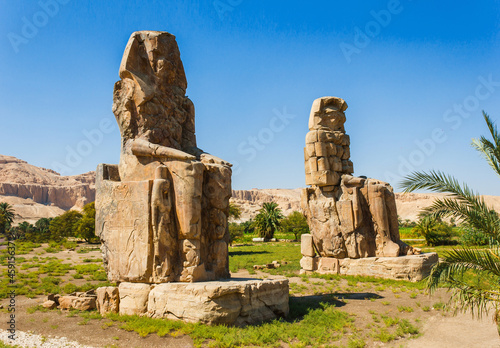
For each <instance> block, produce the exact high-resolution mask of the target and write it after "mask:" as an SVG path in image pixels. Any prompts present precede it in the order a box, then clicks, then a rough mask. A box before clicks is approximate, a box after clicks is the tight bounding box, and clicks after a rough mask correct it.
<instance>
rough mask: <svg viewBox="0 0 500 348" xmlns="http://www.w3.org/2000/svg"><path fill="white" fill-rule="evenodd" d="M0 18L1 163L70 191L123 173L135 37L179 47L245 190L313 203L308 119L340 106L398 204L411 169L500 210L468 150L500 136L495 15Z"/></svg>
mask: <svg viewBox="0 0 500 348" xmlns="http://www.w3.org/2000/svg"><path fill="white" fill-rule="evenodd" d="M54 3H57V4H58V6H57V7H56V6H54ZM0 6H1V11H0V76H1V77H0V81H1V82H0V117H1V126H0V127H1V128H0V129H1V133H0V153H1V154H5V155H11V156H16V157H19V158H21V159H24V160H26V161H28V162H30V163H32V164H34V165H37V166H41V167H46V168H52V169H56V170H58V171H61V172H62V174H65V175H70V174H79V173H82V172H86V171H90V170H94V169H95V167H96V166H97V164H99V163H103V162H104V163H117V162H118V159H119V146H120V139H119V132H118V129H117V127H116V124H115V121H114V116H113V114H112V112H111V105H112V92H113V84H114V83H115V82H116V81H117V80H118V67H119V64H120V60H121V56H122V54H123V50H124V48H125V44H126V43H127V40H128V38H129V36H130V34H131V33H132V32H133V31H136V30H161V31H168V32H170V33H172V34H174V35H176V36H177V41H178V44H179V47H180V50H181V56H182V59H183V62H184V67H185V70H186V74H187V78H188V84H189V87H188V95H189V97H190V98H191V99H192V100H193V102H194V103H195V106H196V126H197V139H198V145H199V147H201V148H202V149H204V150H205V151H207V152H210V153H212V154H214V155H217V156H219V157H221V158H224V159H226V160H228V161H230V162H233V163H235V164H237V166H236V167H235V170H234V175H233V188H235V189H250V188H297V187H303V186H304V185H305V183H304V166H303V146H304V138H305V135H306V133H307V131H308V129H307V123H308V117H309V111H310V107H311V104H312V102H313V100H314V99H316V98H318V97H321V96H329V95H331V96H337V97H341V98H344V99H345V100H346V101H347V103H348V105H349V109H348V110H347V113H346V116H347V123H346V131H347V133H348V134H349V135H350V136H351V142H352V145H351V159H352V161H353V162H354V169H355V174H356V175H367V176H370V177H373V178H378V179H382V180H386V181H389V182H390V183H391V184H392V185H394V186H395V188H396V190H398V187H397V183H398V182H399V181H400V179H401V175H402V174H403V175H404V174H406V173H407V171H408V169H414V170H429V169H440V170H443V171H445V172H449V173H453V174H454V175H456V177H458V179H459V180H461V181H466V182H468V183H469V184H470V185H471V186H472V187H473V188H475V189H476V190H478V191H479V192H480V193H481V194H494V195H500V185H498V182H499V180H498V179H499V178H498V177H496V176H495V175H494V174H493V172H492V170H490V169H489V167H488V166H487V165H486V164H485V161H484V160H482V159H481V158H480V157H479V156H478V154H477V153H476V152H475V151H474V150H473V149H472V148H471V146H470V142H471V139H472V138H474V137H479V136H480V135H484V134H486V132H487V129H486V126H485V124H484V121H483V119H482V117H481V110H486V111H487V112H488V113H490V114H491V116H492V117H493V119H494V120H496V121H497V122H500V63H499V62H500V42H499V21H500V17H499V15H500V3H499V1H493V0H490V1H488V0H484V1H481V2H476V3H475V4H473V3H472V2H469V1H467V2H466V1H458V2H457V1H447V0H445V1H439V2H436V1H430V0H429V1H423V0H420V1H416V0H414V1H409V0H401V1H399V2H398V1H394V0H391V1H342V2H341V1H315V2H306V1H260V0H220V1H219V0H217V1H145V0H142V1H127V0H107V1H83V0H58V1H56V0H41V1H40V2H39V1H12V0H0ZM389 17H390V18H389ZM488 81H489V82H488ZM278 114H280V115H281V118H277V117H278V116H277V115H278ZM283 119H284V121H283ZM109 125H112V127H111V128H112V129H111V130H110V129H109V128H110V126H109ZM86 134H87V135H88V134H91V135H92V136H91V138H92V141H93V142H90V141H88V140H87V135H86ZM252 139H253V140H252ZM419 142H420V146H419V145H418V143H419ZM408 167H411V168H408Z"/></svg>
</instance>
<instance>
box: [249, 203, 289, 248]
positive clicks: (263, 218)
mask: <svg viewBox="0 0 500 348" xmlns="http://www.w3.org/2000/svg"><path fill="white" fill-rule="evenodd" d="M283 218H284V217H283V213H282V212H281V209H280V208H278V204H277V203H274V202H271V203H264V205H263V206H262V209H260V210H259V214H258V215H257V216H256V217H255V222H254V226H255V229H256V230H257V232H258V233H259V235H260V236H261V237H262V238H264V240H266V239H272V238H273V236H274V233H275V232H276V231H277V230H278V229H279V228H280V226H281V220H283Z"/></svg>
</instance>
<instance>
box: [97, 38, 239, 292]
mask: <svg viewBox="0 0 500 348" xmlns="http://www.w3.org/2000/svg"><path fill="white" fill-rule="evenodd" d="M120 78H121V80H120V81H118V82H117V83H116V84H115V90H114V103H113V112H114V114H115V116H116V120H117V122H118V125H119V128H120V133H121V139H122V142H121V155H120V163H119V165H118V166H112V165H100V166H99V167H98V171H97V183H96V186H97V199H96V213H97V216H96V226H97V233H98V235H99V236H100V238H101V240H102V242H103V246H102V251H103V256H104V260H105V267H106V271H107V273H108V279H110V280H112V281H128V282H150V283H161V282H169V281H185V282H193V281H202V280H213V279H221V278H228V277H229V268H228V254H227V243H228V242H229V232H228V226H227V216H228V212H229V198H230V196H231V168H230V167H231V165H230V164H229V163H228V162H226V161H223V160H221V159H220V158H217V157H215V156H212V155H210V154H208V153H205V152H204V151H202V150H200V149H199V148H198V147H197V145H196V136H195V114H194V105H193V103H192V102H191V100H190V99H189V98H188V97H187V96H186V88H187V81H186V77H185V73H184V67H183V65H182V61H181V59H180V53H179V49H178V46H177V43H176V41H175V37H174V36H173V35H171V34H169V33H165V32H153V31H143V32H135V33H133V34H132V36H131V37H130V40H129V42H128V44H127V47H126V49H125V53H124V56H123V60H122V63H121V66H120Z"/></svg>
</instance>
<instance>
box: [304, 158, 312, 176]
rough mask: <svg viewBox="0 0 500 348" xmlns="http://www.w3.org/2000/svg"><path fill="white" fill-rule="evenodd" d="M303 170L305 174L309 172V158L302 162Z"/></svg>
mask: <svg viewBox="0 0 500 348" xmlns="http://www.w3.org/2000/svg"><path fill="white" fill-rule="evenodd" d="M304 169H305V172H306V174H308V173H310V172H311V167H310V166H309V157H307V158H306V159H305V161H304Z"/></svg>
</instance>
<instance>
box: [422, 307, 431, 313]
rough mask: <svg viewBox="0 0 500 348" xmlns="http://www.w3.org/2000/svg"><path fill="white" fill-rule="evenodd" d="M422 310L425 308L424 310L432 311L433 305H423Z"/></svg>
mask: <svg viewBox="0 0 500 348" xmlns="http://www.w3.org/2000/svg"><path fill="white" fill-rule="evenodd" d="M422 310H423V311H424V312H428V311H430V310H431V307H429V306H423V307H422Z"/></svg>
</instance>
